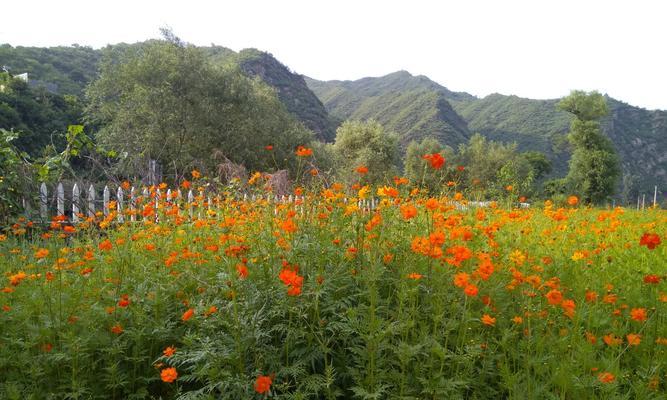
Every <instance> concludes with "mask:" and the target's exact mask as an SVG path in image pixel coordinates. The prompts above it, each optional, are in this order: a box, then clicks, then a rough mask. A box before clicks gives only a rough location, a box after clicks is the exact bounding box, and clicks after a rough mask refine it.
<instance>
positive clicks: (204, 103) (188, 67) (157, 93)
mask: <svg viewBox="0 0 667 400" xmlns="http://www.w3.org/2000/svg"><path fill="white" fill-rule="evenodd" d="M164 36H165V39H164V40H155V41H150V42H145V43H142V44H139V45H134V46H115V47H113V48H108V49H107V51H106V54H105V58H104V60H103V62H102V65H101V73H100V77H99V79H98V80H96V81H95V82H93V83H92V84H91V86H90V87H89V88H88V90H87V93H86V94H87V97H88V99H89V104H88V106H87V109H86V116H87V118H88V121H89V122H90V123H93V124H95V125H98V126H100V127H101V128H100V130H99V132H98V134H97V139H98V141H99V142H100V143H101V144H103V145H105V146H106V147H107V148H111V149H115V150H117V151H118V153H119V154H121V155H122V156H125V157H126V158H127V159H129V160H131V161H134V162H133V163H130V164H132V165H135V168H136V167H139V166H141V165H145V164H144V163H145V161H146V159H157V160H159V161H161V164H162V165H163V166H164V168H165V172H168V176H173V177H174V178H178V177H179V176H180V175H182V174H183V173H184V172H187V171H189V169H190V168H191V167H192V166H193V164H197V165H199V166H202V165H203V166H204V167H206V166H208V167H211V168H212V167H214V166H215V163H216V161H215V160H214V159H213V157H212V155H213V154H216V153H222V154H223V155H224V156H226V157H227V158H228V159H229V160H231V161H233V162H235V163H240V164H244V165H245V166H246V167H247V168H249V169H252V170H268V169H271V168H286V167H288V166H290V165H293V164H294V163H293V161H294V149H295V148H296V147H297V146H298V145H304V144H307V143H309V142H310V141H311V140H312V133H311V132H310V131H308V130H307V129H305V128H304V127H303V125H302V124H300V123H299V122H297V121H296V119H295V118H294V117H292V116H291V115H290V114H288V113H287V111H286V110H285V108H284V106H283V105H282V104H281V103H280V101H279V100H278V98H277V96H276V93H275V91H274V90H273V89H271V88H269V87H268V86H267V85H265V84H263V83H262V82H261V81H259V80H258V79H250V78H247V77H246V76H244V75H243V74H242V73H241V71H240V70H239V69H238V68H237V67H234V66H231V65H224V66H218V65H213V63H212V62H211V61H210V58H209V57H208V56H207V55H206V54H205V53H204V52H203V51H202V50H201V49H199V48H197V47H195V46H192V45H188V44H185V43H183V42H182V41H181V40H180V39H178V38H177V37H175V36H174V35H173V34H171V32H164ZM267 145H271V146H273V154H272V156H270V155H268V154H267V152H266V151H265V150H264V147H265V146H267Z"/></svg>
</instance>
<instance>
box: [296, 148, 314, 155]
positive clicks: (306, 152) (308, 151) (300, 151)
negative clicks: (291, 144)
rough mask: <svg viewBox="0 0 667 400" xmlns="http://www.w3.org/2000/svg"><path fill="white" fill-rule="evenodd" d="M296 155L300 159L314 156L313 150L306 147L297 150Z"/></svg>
mask: <svg viewBox="0 0 667 400" xmlns="http://www.w3.org/2000/svg"><path fill="white" fill-rule="evenodd" d="M296 155H297V156H299V157H310V156H312V155H313V149H309V148H307V147H304V146H299V147H297V148H296Z"/></svg>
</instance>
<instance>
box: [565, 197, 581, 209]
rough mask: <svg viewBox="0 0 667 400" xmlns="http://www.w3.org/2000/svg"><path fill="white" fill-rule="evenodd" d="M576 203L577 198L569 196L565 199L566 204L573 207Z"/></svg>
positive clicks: (577, 201)
mask: <svg viewBox="0 0 667 400" xmlns="http://www.w3.org/2000/svg"><path fill="white" fill-rule="evenodd" d="M577 203H579V198H578V197H577V196H570V197H568V198H567V204H569V205H571V206H573V207H574V206H576V205H577Z"/></svg>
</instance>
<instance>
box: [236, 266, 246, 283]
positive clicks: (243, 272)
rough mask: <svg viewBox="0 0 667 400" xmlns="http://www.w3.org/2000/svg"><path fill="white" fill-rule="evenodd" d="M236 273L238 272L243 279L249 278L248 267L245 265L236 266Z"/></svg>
mask: <svg viewBox="0 0 667 400" xmlns="http://www.w3.org/2000/svg"><path fill="white" fill-rule="evenodd" d="M236 272H238V274H239V278H241V279H245V278H247V277H248V267H247V266H246V265H245V264H236Z"/></svg>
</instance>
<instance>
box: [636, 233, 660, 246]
mask: <svg viewBox="0 0 667 400" xmlns="http://www.w3.org/2000/svg"><path fill="white" fill-rule="evenodd" d="M659 244H660V236H659V235H658V234H655V233H650V232H646V233H644V234H643V235H642V237H641V239H639V245H640V246H646V248H647V249H649V250H653V249H655V248H656V247H657V246H658V245H659Z"/></svg>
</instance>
